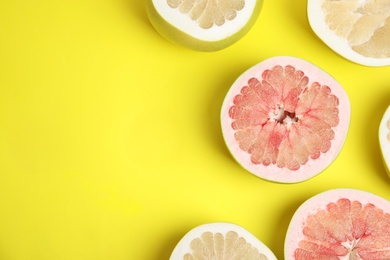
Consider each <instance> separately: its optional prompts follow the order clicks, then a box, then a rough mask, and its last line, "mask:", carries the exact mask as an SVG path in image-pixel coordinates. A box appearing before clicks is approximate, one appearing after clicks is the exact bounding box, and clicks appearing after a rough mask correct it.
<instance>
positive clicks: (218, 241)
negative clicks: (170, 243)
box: [170, 222, 276, 260]
mask: <svg viewBox="0 0 390 260" xmlns="http://www.w3.org/2000/svg"><path fill="white" fill-rule="evenodd" d="M192 259H193V260H195V259H204V260H206V259H207V260H208V259H214V260H276V257H275V255H274V254H273V253H272V251H271V250H270V249H269V248H268V247H267V246H266V245H264V244H263V243H262V242H261V241H260V240H258V239H257V238H256V237H255V236H254V235H252V234H251V233H250V232H249V231H247V230H246V229H244V228H243V227H241V226H238V225H236V224H232V223H226V222H216V223H209V224H204V225H201V226H198V227H196V228H194V229H192V230H191V231H189V232H188V233H187V234H186V235H185V236H184V237H183V238H182V239H181V240H180V241H179V243H178V244H177V245H176V247H175V249H174V250H173V252H172V254H171V257H170V260H192Z"/></svg>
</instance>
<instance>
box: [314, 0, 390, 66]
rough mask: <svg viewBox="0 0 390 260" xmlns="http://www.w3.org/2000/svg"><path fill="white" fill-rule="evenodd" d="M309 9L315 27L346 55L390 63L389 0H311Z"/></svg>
mask: <svg viewBox="0 0 390 260" xmlns="http://www.w3.org/2000/svg"><path fill="white" fill-rule="evenodd" d="M307 12H308V19H309V23H310V25H311V27H312V29H313V31H314V32H315V33H316V34H317V35H318V37H319V38H320V39H322V41H323V42H324V43H325V44H327V45H328V46H329V47H330V48H331V49H333V50H334V51H335V52H337V53H338V54H340V55H341V56H343V57H344V58H346V59H348V60H350V61H353V62H355V63H358V64H362V65H366V66H387V65H390V36H389V35H390V4H389V1H388V0H308V4H307Z"/></svg>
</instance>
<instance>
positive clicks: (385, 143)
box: [379, 107, 390, 177]
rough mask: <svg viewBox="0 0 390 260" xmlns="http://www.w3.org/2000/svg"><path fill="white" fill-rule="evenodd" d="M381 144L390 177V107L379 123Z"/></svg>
mask: <svg viewBox="0 0 390 260" xmlns="http://www.w3.org/2000/svg"><path fill="white" fill-rule="evenodd" d="M379 145H380V148H381V152H382V159H383V163H384V165H385V167H386V170H387V174H388V175H389V177H390V167H389V166H390V107H388V108H387V110H386V112H385V113H384V115H383V117H382V120H381V123H380V125H379Z"/></svg>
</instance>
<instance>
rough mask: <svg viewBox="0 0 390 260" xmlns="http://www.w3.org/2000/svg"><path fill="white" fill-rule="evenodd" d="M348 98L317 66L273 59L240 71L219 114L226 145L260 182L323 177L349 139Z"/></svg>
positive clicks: (292, 58)
mask: <svg viewBox="0 0 390 260" xmlns="http://www.w3.org/2000/svg"><path fill="white" fill-rule="evenodd" d="M349 121H350V103H349V98H348V96H347V94H346V92H345V91H344V89H343V87H342V86H341V85H340V84H339V83H338V82H337V81H336V80H335V79H334V78H333V77H331V76H330V75H329V74H327V73H326V72H324V71H323V70H321V69H320V68H318V67H317V66H315V65H313V64H312V63H309V62H308V61H305V60H303V59H299V58H295V57H287V56H280V57H273V58H270V59H267V60H265V61H263V62H260V63H259V64H257V65H255V66H253V67H252V68H250V69H249V70H247V71H246V72H244V73H243V74H242V75H241V76H240V77H239V78H238V79H237V80H236V81H235V82H234V83H233V85H232V86H231V88H230V90H229V91H228V93H227V95H226V97H225V100H224V102H223V105H222V109H221V126H222V133H223V137H224V140H225V142H226V145H227V147H228V149H229V150H230V152H231V154H232V155H233V157H234V158H235V159H236V161H237V162H238V163H239V164H240V165H241V166H243V167H244V168H245V169H246V170H248V171H249V172H251V173H252V174H254V175H256V176H258V177H261V178H263V179H266V180H269V181H274V182H280V183H296V182H301V181H304V180H307V179H309V178H312V177H314V176H315V175H317V174H319V173H320V172H322V171H323V170H324V169H325V168H327V167H328V166H329V165H330V164H331V163H332V162H333V161H334V160H335V158H336V157H337V155H338V154H339V152H340V151H341V148H342V146H343V144H344V141H345V138H346V136H347V132H348V128H349Z"/></svg>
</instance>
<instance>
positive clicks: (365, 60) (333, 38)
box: [307, 0, 390, 67]
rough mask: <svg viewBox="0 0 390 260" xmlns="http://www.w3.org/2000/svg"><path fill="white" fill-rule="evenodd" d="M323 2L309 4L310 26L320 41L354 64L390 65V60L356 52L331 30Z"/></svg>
mask: <svg viewBox="0 0 390 260" xmlns="http://www.w3.org/2000/svg"><path fill="white" fill-rule="evenodd" d="M322 2H323V0H308V2H307V17H308V21H309V24H310V26H311V28H312V30H313V32H314V33H315V34H316V35H317V37H318V38H319V39H320V40H322V41H323V42H324V43H325V44H326V45H327V46H328V47H329V48H330V49H331V50H333V51H334V52H336V53H337V54H338V55H340V56H341V57H343V58H345V59H347V60H349V61H352V62H354V63H357V64H360V65H364V66H368V67H380V66H389V65H390V58H371V57H366V56H363V55H361V54H359V53H357V52H355V51H354V50H353V49H352V48H351V47H350V46H349V44H348V41H347V40H346V39H342V38H341V37H339V36H337V35H336V34H335V33H334V32H333V31H332V30H330V29H329V27H328V26H327V25H326V23H325V15H324V12H323V11H322V10H321V8H320V7H321V3H322Z"/></svg>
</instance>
